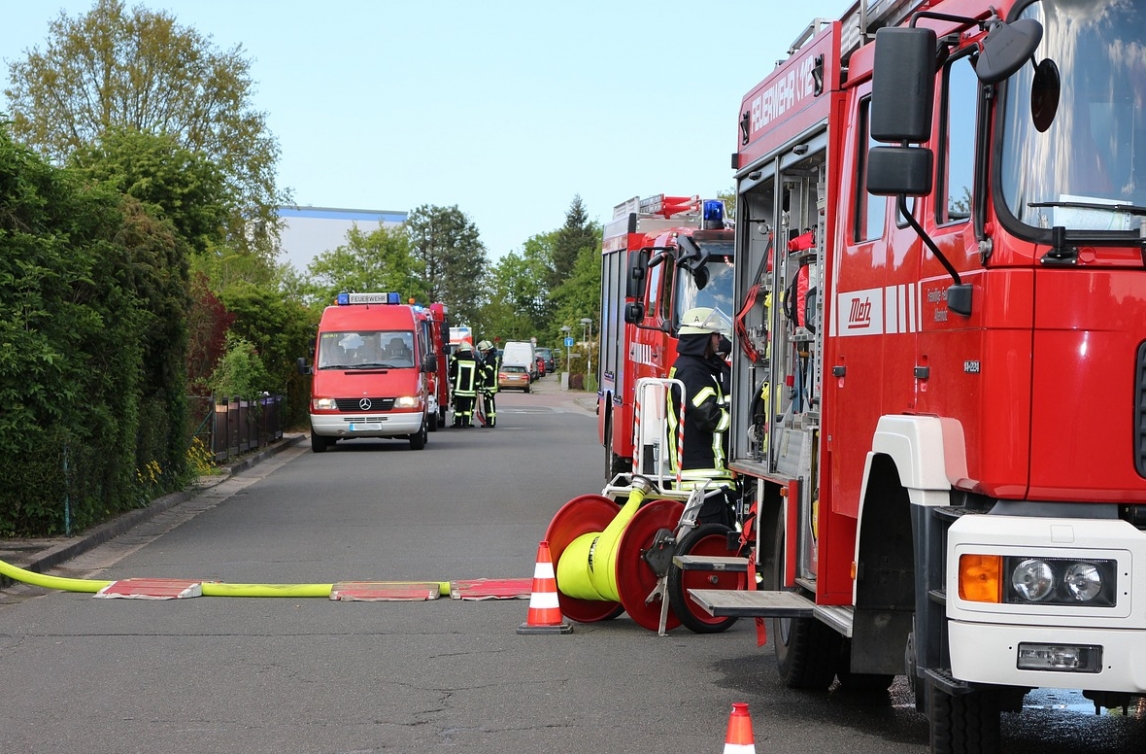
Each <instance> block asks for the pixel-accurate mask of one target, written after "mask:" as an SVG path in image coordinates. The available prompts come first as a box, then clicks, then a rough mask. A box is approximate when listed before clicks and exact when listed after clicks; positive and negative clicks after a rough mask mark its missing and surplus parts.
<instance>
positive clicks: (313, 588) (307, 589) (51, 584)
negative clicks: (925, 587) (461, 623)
mask: <svg viewBox="0 0 1146 754" xmlns="http://www.w3.org/2000/svg"><path fill="white" fill-rule="evenodd" d="M0 575H4V576H7V577H8V578H10V579H12V580H13V581H21V582H23V583H25V584H31V585H32V586H39V587H43V588H45V589H56V590H58V591H63V592H87V593H90V594H95V593H97V592H99V591H100V590H101V589H103V588H104V587H107V586H109V585H111V584H114V583H115V581H114V580H101V579H73V578H67V577H64V576H48V575H46V574H43V573H36V572H35V571H28V570H25V569H23V568H18V567H16V566H14V565H12V564H11V563H5V562H4V561H3V560H0ZM388 583H403V582H388ZM412 583H413V582H412ZM416 583H422V582H416ZM428 583H431V584H432V583H435V582H432V581H431V582H428ZM436 583H437V584H438V593H439V594H440V595H441V596H444V597H448V596H449V594H450V582H448V581H439V582H436ZM201 585H202V590H203V596H204V597H293V598H303V597H330V592H331V590H332V589H333V588H334V584H222V583H217V582H211V581H204V582H201Z"/></svg>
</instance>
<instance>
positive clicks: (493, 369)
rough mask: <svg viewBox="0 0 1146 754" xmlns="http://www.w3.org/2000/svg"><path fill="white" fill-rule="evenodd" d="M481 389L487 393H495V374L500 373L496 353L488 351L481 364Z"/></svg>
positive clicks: (499, 363)
mask: <svg viewBox="0 0 1146 754" xmlns="http://www.w3.org/2000/svg"><path fill="white" fill-rule="evenodd" d="M480 370H481V389H482V390H483V391H484V392H487V393H496V392H497V373H498V372H500V371H501V359H500V358H499V357H498V355H497V351H492V350H491V351H490V352H489V354H488V355H487V356H486V357H485V358H484V359H483V360H482V362H481V367H480Z"/></svg>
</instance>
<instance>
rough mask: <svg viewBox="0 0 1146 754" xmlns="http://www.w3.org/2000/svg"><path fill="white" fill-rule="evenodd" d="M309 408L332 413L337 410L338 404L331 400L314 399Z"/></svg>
mask: <svg viewBox="0 0 1146 754" xmlns="http://www.w3.org/2000/svg"><path fill="white" fill-rule="evenodd" d="M310 407H311V408H313V409H314V410H315V411H334V410H335V409H337V408H338V404H336V403H335V402H334V399H333V398H315V399H313V400H311V402H310Z"/></svg>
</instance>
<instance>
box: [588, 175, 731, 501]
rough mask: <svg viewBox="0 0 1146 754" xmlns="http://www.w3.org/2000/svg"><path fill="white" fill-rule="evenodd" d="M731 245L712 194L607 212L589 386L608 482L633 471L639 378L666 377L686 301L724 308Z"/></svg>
mask: <svg viewBox="0 0 1146 754" xmlns="http://www.w3.org/2000/svg"><path fill="white" fill-rule="evenodd" d="M732 244H733V231H732V229H731V228H730V227H727V226H726V224H725V221H724V205H723V203H722V202H719V201H716V200H711V199H710V200H702V199H700V198H699V197H697V196H691V197H686V196H665V195H664V194H657V195H655V196H650V197H648V198H646V199H640V198H637V197H634V198H632V199H630V200H628V201H626V202H623V203H621V204H618V205H617V206H616V207H615V208H614V209H613V219H612V220H611V221H609V222H608V223H607V224H606V225H605V229H604V233H603V242H602V249H601V323H600V329H601V335H600V353H599V357H598V358H599V359H600V361H599V363H600V365H601V382H600V387H599V389H598V391H597V406H598V411H597V415H598V418H597V430H598V439H599V440H600V442H601V445H602V446H603V447H604V450H605V480H606V481H608V480H610V479H612V478H613V477H614V476H615V475H616V474H619V473H623V472H627V471H629V470H630V469H632V468H633V459H634V457H635V456H634V453H635V452H638V451H637V450H636V449H635V448H634V443H635V438H636V435H635V434H634V431H633V428H634V424H635V417H634V405H635V400H634V396H635V393H636V384H637V380H639V379H641V378H642V377H661V378H663V377H667V376H668V372H669V370H670V369H671V368H672V365H673V362H674V361H676V332H677V329H678V328H679V325H680V315H681V314H683V313H684V312H686V311H688V310H689V309H692V308H694V307H710V308H714V309H720V310H721V311H723V312H725V313H726V314H729V315H730V314H731V308H732V303H733V299H732V270H733V251H732V248H733V246H732ZM639 452H640V453H643V454H645V455H648V456H651V455H652V454H653V453H654V452H656V450H655V449H654V448H653V447H651V446H650V447H646V448H643V449H641V450H640V451H639ZM649 460H650V462H651V459H649Z"/></svg>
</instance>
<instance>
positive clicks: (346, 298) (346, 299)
mask: <svg viewBox="0 0 1146 754" xmlns="http://www.w3.org/2000/svg"><path fill="white" fill-rule="evenodd" d="M335 302H336V303H337V304H338V305H339V306H346V305H348V304H349V303H350V294H349V293H340V294H338V298H337V299H335Z"/></svg>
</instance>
